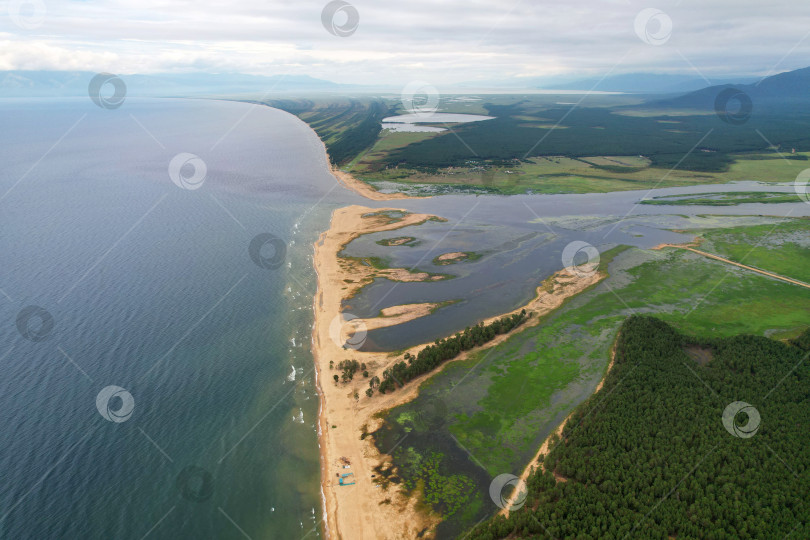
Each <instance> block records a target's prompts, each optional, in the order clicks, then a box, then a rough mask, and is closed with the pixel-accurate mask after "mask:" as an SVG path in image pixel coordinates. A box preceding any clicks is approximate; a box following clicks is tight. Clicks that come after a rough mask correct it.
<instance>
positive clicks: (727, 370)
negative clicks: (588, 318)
mask: <svg viewBox="0 0 810 540" xmlns="http://www.w3.org/2000/svg"><path fill="white" fill-rule="evenodd" d="M808 355H810V331H807V332H805V333H804V334H803V335H802V336H801V337H800V338H798V339H796V340H794V341H793V342H791V344H785V343H782V342H778V341H775V340H771V339H767V338H763V337H755V336H749V335H741V336H737V337H733V338H723V339H704V340H700V341H696V340H695V339H693V338H690V337H687V336H683V335H681V334H679V333H678V332H676V331H675V330H674V329H673V328H672V327H670V326H669V325H667V324H666V323H664V322H662V321H660V320H658V319H655V318H652V317H647V316H633V317H631V318H629V319H628V320H627V321H626V322H625V323H624V324H623V326H622V329H621V332H620V334H619V338H618V340H617V344H616V358H615V366H614V367H613V369H612V370H611V372H610V374H609V375H608V377H607V379H606V381H605V385H604V387H603V388H602V390H601V391H600V392H598V393H597V394H595V395H594V396H592V397H591V398H590V399H589V400H588V401H587V402H585V403H583V405H582V406H580V407H579V408H578V409H577V410H576V411H575V413H574V414H573V415H572V417H571V419H570V420H569V422H568V423H567V424H566V427H565V429H564V431H563V437H562V439H561V440H553V441H552V444H551V446H550V448H551V451H550V452H549V454H548V455H547V456H545V457H544V458H541V461H542V462H543V467H542V468H539V469H538V470H536V471H535V472H534V473H533V474H532V476H531V477H530V478H529V481H528V482H527V484H528V490H529V494H528V497H527V499H526V504H525V506H524V507H523V508H522V509H520V510H516V511H514V512H512V513H511V515H510V517H509V518H508V519H507V518H504V517H502V516H496V517H495V518H493V519H490V520H489V521H487V522H485V523H483V524H481V525H479V526H478V527H476V528H474V529H473V530H472V531H470V532H469V533H468V535H466V538H470V539H473V540H494V539H496V538H549V537H551V538H578V539H596V538H662V539H666V538H679V539H680V538H711V539H722V538H757V539H761V538H762V539H764V538H785V537H788V536H790V538H808V537H810V507H808V500H807V499H808V495H810V476H808V474H810V473H809V472H808V468H810V448H809V447H808V444H807V443H808V433H810V430H808V427H810V362H808V361H807V358H808ZM737 401H742V402H747V403H749V404H751V405H753V407H754V408H755V409H756V411H757V412H758V413H759V415H760V417H761V421H760V422H759V424H758V429H756V430H751V429H750V428H751V427H753V426H748V428H749V429H748V432H745V431H744V430H745V429H746V428H745V425H746V424H747V423H748V422H749V420H753V421H754V422H755V423H756V413H750V414H746V413H745V412H743V413H739V414H738V415H737V416H734V424H733V426H731V427H734V426H736V428H737V429H732V428H731V427H729V428H727V427H726V426H725V425H724V423H723V415H724V411H726V408H727V407H728V406H729V404H731V403H733V402H737ZM735 432H736V433H737V434H738V435H736V436H735V435H734V434H733V433H735ZM752 433H753V434H752ZM739 434H743V436H739ZM552 472H553V473H554V474H556V475H557V476H558V477H560V478H561V480H560V481H558V480H556V479H555V476H554V475H553V474H552Z"/></svg>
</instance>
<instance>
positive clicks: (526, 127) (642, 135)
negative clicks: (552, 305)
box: [265, 95, 810, 194]
mask: <svg viewBox="0 0 810 540" xmlns="http://www.w3.org/2000/svg"><path fill="white" fill-rule="evenodd" d="M579 99H580V98H578V97H577V96H549V95H509V96H498V95H483V96H475V97H468V96H467V97H465V96H444V97H443V98H442V101H441V107H440V109H439V112H454V113H472V114H486V115H490V116H494V117H495V118H494V119H493V120H487V121H482V122H471V123H467V124H452V125H441V126H440V127H445V128H447V129H446V131H444V132H441V133H405V132H392V131H389V130H382V129H381V126H380V121H381V120H382V118H384V117H386V116H391V115H396V114H401V113H404V112H407V111H405V110H403V107H402V104H401V103H400V102H399V96H382V97H362V98H360V97H357V98H339V97H335V98H318V99H287V100H284V99H277V100H269V101H267V102H265V103H267V104H268V105H271V106H273V107H278V108H281V109H284V110H287V111H289V112H291V113H293V114H296V115H298V116H299V117H300V118H301V119H302V120H304V121H305V122H307V123H309V124H310V126H312V128H313V129H314V130H315V131H316V132H317V133H318V135H319V136H320V137H321V139H322V140H323V141H324V142H325V144H326V146H327V150H328V151H329V154H330V156H331V159H332V162H333V163H334V164H337V165H340V166H341V167H342V168H343V169H344V170H347V171H348V172H351V173H352V174H354V175H355V176H356V177H357V178H359V179H361V180H364V181H366V182H369V183H371V184H372V185H373V184H375V183H377V182H396V183H399V184H408V185H410V187H411V188H413V187H414V186H417V185H420V186H421V185H441V186H450V187H452V189H453V190H456V191H464V190H468V189H469V188H471V187H473V188H478V189H479V192H480V189H483V190H484V191H491V192H497V193H503V194H514V193H526V192H535V193H589V192H609V191H619V190H630V189H644V188H652V187H675V186H688V185H695V184H709V183H725V182H730V181H735V180H757V181H762V182H791V181H793V180H795V178H796V176H797V175H798V173H799V172H801V171H803V170H804V169H806V168H810V161H808V158H809V157H810V129H808V128H810V115H808V114H805V113H802V112H797V111H795V110H779V109H773V110H769V111H767V112H762V113H761V114H755V115H754V116H753V117H752V119H751V120H750V121H749V122H748V123H747V124H745V125H743V126H732V125H728V124H725V123H723V122H722V121H721V120H720V119H719V118H718V117H717V116H716V115H714V114H713V113H712V112H711V111H709V112H707V111H700V110H695V111H689V110H669V109H666V108H656V107H654V106H652V105H649V104H640V103H639V99H638V98H634V97H629V96H589V97H587V98H586V99H583V101H582V102H581V103H580V104H579V105H578V106H577V107H573V105H574V102H576V101H578V100H579ZM471 100H472V101H471ZM569 100H570V101H569ZM766 138H767V141H770V142H767V141H766ZM771 143H773V144H774V145H775V146H771ZM794 150H795V151H796V153H795V154H794V153H793V151H794ZM444 191H446V190H444ZM434 192H435V191H434Z"/></svg>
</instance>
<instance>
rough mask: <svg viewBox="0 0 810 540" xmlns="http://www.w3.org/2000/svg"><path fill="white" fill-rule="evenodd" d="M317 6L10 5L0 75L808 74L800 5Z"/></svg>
mask: <svg viewBox="0 0 810 540" xmlns="http://www.w3.org/2000/svg"><path fill="white" fill-rule="evenodd" d="M327 4H328V2H326V1H322V0H317V1H310V0H303V1H301V0H284V1H280V0H233V1H228V0H214V1H210V2H205V1H203V0H200V1H186V0H87V1H77V0H60V1H57V0H25V1H21V0H11V1H10V2H4V3H3V7H2V10H0V70H8V69H33V70H40V69H57V70H87V71H108V72H112V73H117V74H130V73H158V72H177V71H206V72H213V73H227V72H243V73H253V74H265V75H281V74H301V75H304V74H306V75H311V76H313V77H318V78H324V79H329V80H332V81H335V82H340V83H355V84H379V83H385V84H404V83H407V82H408V81H411V80H414V79H420V80H425V81H430V82H431V83H433V84H445V85H446V84H453V83H457V82H463V81H487V80H492V79H505V78H514V77H543V76H551V75H560V74H577V75H580V74H581V75H584V76H590V75H597V76H602V75H605V74H607V73H611V74H619V73H629V72H639V71H646V72H672V73H689V72H691V73H693V74H695V75H696V76H699V75H700V74H701V73H702V74H703V75H704V76H706V77H708V78H711V77H713V76H714V77H716V76H719V75H722V74H734V75H738V74H745V75H748V74H758V75H767V74H769V73H771V72H778V71H785V70H788V69H795V68H799V67H806V66H808V65H810V56H809V55H808V52H810V3H808V2H806V1H803V0H769V1H764V0H762V1H758V2H751V1H746V0H742V1H739V0H736V1H735V0H701V1H696V0H682V1H680V2H678V1H668V0H662V1H659V2H657V3H654V4H653V3H649V2H645V1H644V0H565V1H563V0H560V1H546V0H520V1H516V0H397V1H391V0H350V4H351V5H350V6H343V7H342V8H341V9H336V7H340V5H333V6H332V10H331V11H328V10H327V12H326V14H325V16H324V8H325V7H326V6H327ZM647 8H657V9H658V10H660V11H650V10H648V11H643V10H645V9H647ZM331 12H334V16H333V17H331V16H330V13H331ZM355 13H356V16H357V18H358V19H359V20H358V21H357V24H356V27H355V24H354V23H355V21H354V20H353V19H354V16H355ZM639 14H641V15H639ZM322 19H325V20H326V21H327V23H326V24H324V21H323V20H322ZM670 21H671V29H670V26H669V24H670ZM332 23H334V25H333V24H332ZM335 34H338V35H335ZM340 34H347V35H344V36H341V35H340Z"/></svg>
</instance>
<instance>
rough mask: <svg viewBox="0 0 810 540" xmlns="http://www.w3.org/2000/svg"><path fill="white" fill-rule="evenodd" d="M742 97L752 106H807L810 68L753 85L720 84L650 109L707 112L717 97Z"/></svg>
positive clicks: (653, 102)
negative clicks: (731, 92)
mask: <svg viewBox="0 0 810 540" xmlns="http://www.w3.org/2000/svg"><path fill="white" fill-rule="evenodd" d="M731 89H733V90H735V91H737V92H739V93H742V94H745V95H747V96H748V98H749V99H750V100H751V102H752V103H753V105H755V106H760V107H761V106H793V105H795V104H797V103H802V104H807V103H810V91H808V89H810V68H803V69H797V70H795V71H788V72H785V73H779V74H778V75H773V76H771V77H766V78H764V79H761V80H757V81H756V82H754V83H753V84H736V85H728V84H720V85H715V86H709V87H707V88H702V89H700V90H697V91H695V92H690V93H688V94H686V95H683V96H678V97H674V98H668V99H663V100H656V101H652V102H650V103H651V104H653V105H657V106H662V107H673V108H687V109H710V108H713V107H714V106H715V102H716V100H717V99H718V96H720V95H721V93H722V92H724V91H727V90H731Z"/></svg>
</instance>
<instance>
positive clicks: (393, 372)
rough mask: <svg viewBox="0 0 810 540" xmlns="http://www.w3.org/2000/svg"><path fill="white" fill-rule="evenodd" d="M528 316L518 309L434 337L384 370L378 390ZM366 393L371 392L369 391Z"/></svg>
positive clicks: (399, 382) (503, 331)
mask: <svg viewBox="0 0 810 540" xmlns="http://www.w3.org/2000/svg"><path fill="white" fill-rule="evenodd" d="M528 318H529V314H528V313H526V310H525V309H524V310H522V311H521V312H520V313H514V314H512V315H507V316H506V317H501V318H500V319H498V320H496V321H494V322H492V323H490V324H488V325H484V324H483V323H479V324H477V325H475V326H472V327H469V326H468V327H467V328H466V329H464V331H463V332H459V333H457V334H456V335H455V336H453V337H450V338H447V339H437V340H436V341H435V342H434V343H433V344H432V345H428V346H427V347H425V348H424V349H422V350H421V351H419V354H417V355H416V356H414V355H412V354H410V353H406V354H405V356H404V358H405V360H406V361H407V362H408V363H407V364H406V363H405V362H404V361H403V362H398V363H396V364H394V366H393V367H391V368H389V369H386V370H385V371H384V372H383V380H382V382H381V383H379V391H380V393H383V394H384V393H386V392H389V391H393V390H395V389H396V388H397V386H399V387H402V386H404V385H405V383H407V382H408V381H410V380H411V379H414V378H416V377H418V376H419V375H421V374H423V373H427V372H429V371H432V370H433V369H435V368H436V366H438V365H439V364H441V363H442V362H446V361H447V360H450V359H452V358H455V357H456V356H458V355H459V354H461V353H462V352H463V351H468V350H470V349H472V348H473V347H478V346H479V345H483V344H484V343H487V342H488V341H491V340H492V339H493V338H494V337H495V336H497V335H498V334H506V333H507V332H510V331H511V330H512V329H513V328H515V327H517V326H519V325H521V324H522V323H523V322H524V321H526V319H528ZM370 389H373V387H372V388H370ZM366 393H367V394H368V395H369V396H371V393H369V392H366ZM372 393H373V392H372Z"/></svg>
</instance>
